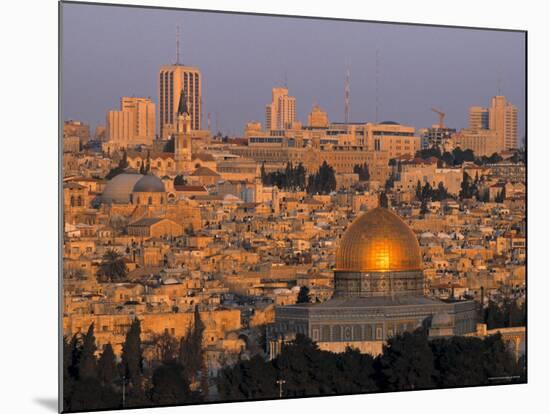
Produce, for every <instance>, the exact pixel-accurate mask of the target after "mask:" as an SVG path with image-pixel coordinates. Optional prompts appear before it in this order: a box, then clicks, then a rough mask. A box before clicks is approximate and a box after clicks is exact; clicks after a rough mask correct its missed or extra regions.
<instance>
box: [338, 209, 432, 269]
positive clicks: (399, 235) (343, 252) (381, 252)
mask: <svg viewBox="0 0 550 414" xmlns="http://www.w3.org/2000/svg"><path fill="white" fill-rule="evenodd" d="M421 269H422V256H421V253H420V247H419V245H418V241H417V239H416V236H415V234H414V233H413V232H412V230H411V229H410V228H409V226H408V225H407V224H406V223H405V222H404V221H403V220H402V219H401V218H400V217H399V216H397V215H396V214H394V213H392V212H391V211H390V210H388V209H387V208H382V207H378V208H375V209H373V210H371V211H368V212H366V213H365V214H363V215H362V216H360V217H358V218H357V219H356V220H355V221H354V222H353V223H352V224H351V226H350V227H349V228H348V229H347V230H346V231H345V233H344V235H343V236H342V240H341V242H340V246H339V247H338V251H337V253H336V269H335V270H336V271H339V272H401V271H415V270H421Z"/></svg>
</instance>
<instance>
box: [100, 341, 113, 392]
mask: <svg viewBox="0 0 550 414" xmlns="http://www.w3.org/2000/svg"><path fill="white" fill-rule="evenodd" d="M97 375H98V378H99V380H100V381H101V382H102V383H103V384H111V383H112V382H113V381H114V380H115V379H116V377H117V367H116V360H115V353H114V352H113V347H112V346H111V344H110V343H108V344H107V345H105V348H104V349H103V353H102V354H101V356H100V357H99V361H98V363H97Z"/></svg>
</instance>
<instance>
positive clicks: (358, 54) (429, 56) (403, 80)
mask: <svg viewBox="0 0 550 414" xmlns="http://www.w3.org/2000/svg"><path fill="white" fill-rule="evenodd" d="M62 25H63V31H62V36H63V37H62V45H63V49H62V57H63V62H62V71H63V72H62V75H63V80H62V81H63V84H62V91H63V96H62V99H63V119H78V120H82V121H84V122H88V123H90V124H91V126H92V128H94V127H95V126H96V125H97V124H104V123H105V114H106V112H107V111H108V110H110V109H118V106H119V100H120V97H121V96H148V97H151V98H152V99H153V101H155V103H156V102H157V99H158V96H157V90H156V88H157V74H158V70H159V68H160V66H161V65H163V64H171V63H174V62H175V59H176V41H175V39H176V26H177V25H180V39H181V59H180V60H181V61H182V63H184V64H188V65H192V66H197V67H198V68H199V69H200V70H201V72H202V74H203V113H204V116H203V125H206V116H207V113H209V112H210V113H211V114H212V115H211V117H212V128H213V129H214V128H215V126H216V125H215V124H216V120H217V123H218V127H219V128H220V129H221V130H222V131H223V132H224V133H229V134H234V135H240V134H242V131H243V127H244V124H245V122H246V121H249V120H259V121H262V123H263V122H264V110H265V109H264V108H265V105H266V104H267V103H269V101H270V100H271V88H272V87H274V86H281V85H283V84H284V82H285V78H286V82H287V86H288V88H289V92H290V94H291V95H293V96H295V97H296V100H297V114H298V118H299V120H301V121H302V122H304V123H305V121H306V120H307V114H308V113H309V111H310V109H311V106H312V105H313V103H314V102H317V103H318V104H319V105H320V106H321V107H322V108H323V109H325V110H326V111H328V113H329V118H330V120H331V121H343V119H344V80H345V72H346V68H347V67H349V68H350V71H351V80H350V89H351V93H350V101H351V105H350V107H351V109H350V120H351V121H365V122H366V121H375V114H376V50H379V76H378V79H379V82H378V85H379V86H378V91H379V92H378V96H379V111H378V113H379V116H378V121H385V120H392V121H397V122H400V123H404V124H409V125H413V126H415V127H417V128H422V127H428V126H430V125H432V124H435V123H437V115H436V114H434V113H433V112H431V111H430V108H432V107H435V108H439V109H441V110H443V111H444V112H446V114H447V116H446V124H447V125H448V126H450V127H455V128H462V127H466V126H467V123H468V107H469V106H471V105H480V106H488V105H489V102H490V99H491V97H492V96H494V95H496V94H497V91H498V90H499V85H500V91H501V93H502V94H503V95H505V96H506V97H507V98H508V100H510V101H511V102H512V103H513V104H515V105H516V106H517V107H518V108H519V138H520V141H521V140H522V138H523V136H524V125H525V122H524V121H525V43H524V36H525V35H524V34H523V33H519V32H503V31H491V30H469V29H455V28H453V29H449V28H439V27H424V26H410V25H397V24H379V23H366V22H347V21H336V20H318V19H302V18H288V17H272V16H254V15H236V14H222V13H209V12H190V11H178V10H162V9H145V8H129V7H114V6H101V5H84V4H64V6H63V20H62Z"/></svg>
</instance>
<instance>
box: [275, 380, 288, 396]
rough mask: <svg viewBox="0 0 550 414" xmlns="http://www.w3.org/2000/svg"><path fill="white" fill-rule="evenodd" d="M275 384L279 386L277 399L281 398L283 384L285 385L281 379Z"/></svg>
mask: <svg viewBox="0 0 550 414" xmlns="http://www.w3.org/2000/svg"><path fill="white" fill-rule="evenodd" d="M276 382H277V384H278V385H279V398H283V384H285V383H286V381H285V380H283V379H279V380H277V381H276Z"/></svg>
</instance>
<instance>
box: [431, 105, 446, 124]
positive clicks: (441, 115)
mask: <svg viewBox="0 0 550 414" xmlns="http://www.w3.org/2000/svg"><path fill="white" fill-rule="evenodd" d="M432 112H435V113H436V114H437V115H439V129H443V128H445V112H442V111H440V110H439V109H435V108H432Z"/></svg>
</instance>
